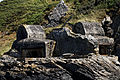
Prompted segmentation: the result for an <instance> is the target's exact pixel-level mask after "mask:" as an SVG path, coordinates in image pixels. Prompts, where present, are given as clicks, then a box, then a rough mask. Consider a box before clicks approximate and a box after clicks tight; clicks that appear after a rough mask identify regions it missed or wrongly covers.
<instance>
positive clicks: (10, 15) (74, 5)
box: [0, 0, 115, 54]
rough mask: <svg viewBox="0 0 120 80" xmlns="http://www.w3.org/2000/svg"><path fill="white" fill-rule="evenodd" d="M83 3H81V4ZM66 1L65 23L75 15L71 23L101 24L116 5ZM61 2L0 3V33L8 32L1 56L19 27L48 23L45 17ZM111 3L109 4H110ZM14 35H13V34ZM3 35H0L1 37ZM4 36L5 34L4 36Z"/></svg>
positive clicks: (11, 0)
mask: <svg viewBox="0 0 120 80" xmlns="http://www.w3.org/2000/svg"><path fill="white" fill-rule="evenodd" d="M80 1H81V2H80ZM95 1H96V0H65V2H66V4H67V5H68V6H69V12H68V13H67V16H66V17H65V18H64V19H63V21H65V20H66V19H67V18H68V17H69V16H70V15H71V14H74V16H73V18H72V20H71V21H70V23H76V22H78V21H94V22H100V21H101V20H102V18H103V16H104V15H105V9H106V8H108V7H111V6H113V5H114V3H115V2H114V0H106V1H107V4H106V3H105V2H104V1H105V0H97V1H99V2H98V3H97V4H95ZM58 2H59V0H56V1H52V0H4V1H3V2H1V3H0V32H8V33H10V35H5V36H2V37H1V38H0V54H2V53H4V52H5V51H8V50H9V49H10V46H11V44H12V42H13V41H14V40H15V33H12V32H14V31H16V30H17V28H18V25H21V24H43V23H44V22H45V23H47V20H46V19H45V16H46V15H48V14H49V13H50V11H51V10H52V9H53V8H54V7H55V5H56V4H57V3H58ZM108 3H109V4H108ZM11 33H12V34H11ZM2 34H3V33H0V36H1V35H2ZM3 35H4V34H3Z"/></svg>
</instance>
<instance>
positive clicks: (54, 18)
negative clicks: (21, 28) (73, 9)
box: [47, 0, 68, 27]
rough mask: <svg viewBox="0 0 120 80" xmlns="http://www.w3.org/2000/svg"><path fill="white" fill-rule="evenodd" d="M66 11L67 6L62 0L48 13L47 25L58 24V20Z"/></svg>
mask: <svg viewBox="0 0 120 80" xmlns="http://www.w3.org/2000/svg"><path fill="white" fill-rule="evenodd" d="M67 11H68V7H67V6H66V4H65V3H64V1H63V0H62V1H61V2H60V3H59V4H57V6H56V7H55V8H54V10H53V11H52V12H51V13H50V14H49V15H48V19H49V24H48V25H47V27H55V26H57V25H58V24H60V20H61V18H62V17H64V16H65V13H66V12H67Z"/></svg>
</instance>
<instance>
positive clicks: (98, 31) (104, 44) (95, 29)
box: [73, 22, 114, 54]
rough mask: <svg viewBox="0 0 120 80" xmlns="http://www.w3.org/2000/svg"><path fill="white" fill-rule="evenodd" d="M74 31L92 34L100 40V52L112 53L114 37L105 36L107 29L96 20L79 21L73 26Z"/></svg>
mask: <svg viewBox="0 0 120 80" xmlns="http://www.w3.org/2000/svg"><path fill="white" fill-rule="evenodd" d="M73 32H75V33H79V34H83V35H92V36H93V37H94V38H95V39H96V40H97V42H98V48H99V53H100V54H110V53H111V52H112V49H113V47H114V39H113V38H109V37H107V36H105V31H104V29H103V28H102V27H101V25H100V24H99V23H95V22H78V23H76V24H75V26H74V27H73Z"/></svg>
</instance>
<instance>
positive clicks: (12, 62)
mask: <svg viewBox="0 0 120 80" xmlns="http://www.w3.org/2000/svg"><path fill="white" fill-rule="evenodd" d="M17 79H18V80H119V79H120V63H119V62H118V61H117V58H116V57H114V56H113V57H110V56H100V55H98V56H95V55H94V56H90V57H89V58H78V59H64V58H30V59H29V58H26V59H16V58H13V57H9V56H6V55H4V56H3V57H2V58H0V80H17Z"/></svg>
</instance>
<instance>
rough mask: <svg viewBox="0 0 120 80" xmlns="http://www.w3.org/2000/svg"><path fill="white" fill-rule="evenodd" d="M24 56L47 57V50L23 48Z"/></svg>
mask: <svg viewBox="0 0 120 80" xmlns="http://www.w3.org/2000/svg"><path fill="white" fill-rule="evenodd" d="M22 57H26V58H38V57H45V50H44V48H35V49H23V50H22Z"/></svg>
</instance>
